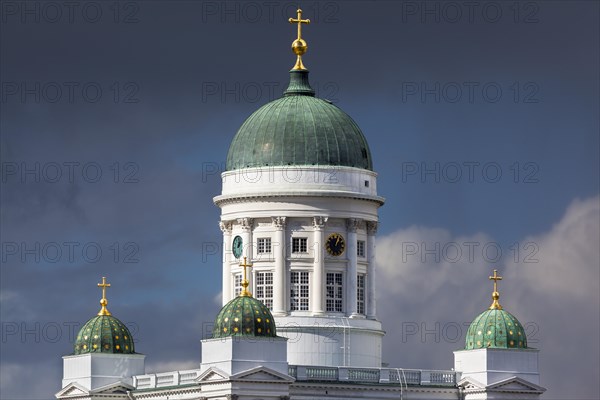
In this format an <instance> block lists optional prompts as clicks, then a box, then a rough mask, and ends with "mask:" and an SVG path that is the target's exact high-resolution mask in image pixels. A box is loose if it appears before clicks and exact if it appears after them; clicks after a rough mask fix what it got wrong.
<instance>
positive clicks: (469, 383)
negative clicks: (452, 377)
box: [457, 377, 485, 390]
mask: <svg viewBox="0 0 600 400" xmlns="http://www.w3.org/2000/svg"><path fill="white" fill-rule="evenodd" d="M457 386H458V387H461V388H463V389H465V390H474V389H484V388H485V385H484V384H483V383H481V382H479V381H478V380H477V379H473V378H471V377H467V378H463V379H461V380H460V381H458V383H457Z"/></svg>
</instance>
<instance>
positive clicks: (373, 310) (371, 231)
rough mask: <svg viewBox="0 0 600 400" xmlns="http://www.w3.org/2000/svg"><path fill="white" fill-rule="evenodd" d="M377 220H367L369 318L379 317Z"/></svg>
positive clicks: (367, 296)
mask: <svg viewBox="0 0 600 400" xmlns="http://www.w3.org/2000/svg"><path fill="white" fill-rule="evenodd" d="M376 233H377V222H371V221H369V222H367V262H368V264H367V287H366V290H367V295H366V300H367V318H369V319H377V299H376V297H375V279H376V276H375V234H376Z"/></svg>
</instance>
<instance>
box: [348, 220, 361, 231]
mask: <svg viewBox="0 0 600 400" xmlns="http://www.w3.org/2000/svg"><path fill="white" fill-rule="evenodd" d="M359 226H360V219H357V218H348V219H347V220H346V229H348V232H356V230H357V229H358V227H359Z"/></svg>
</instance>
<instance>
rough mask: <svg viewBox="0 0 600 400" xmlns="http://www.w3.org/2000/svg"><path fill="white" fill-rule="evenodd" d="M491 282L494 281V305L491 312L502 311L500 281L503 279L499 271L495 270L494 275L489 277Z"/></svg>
mask: <svg viewBox="0 0 600 400" xmlns="http://www.w3.org/2000/svg"><path fill="white" fill-rule="evenodd" d="M489 280H491V281H494V292H493V293H492V300H493V301H492V305H491V306H490V310H502V306H501V305H500V303H499V302H498V299H499V298H500V293H498V281H501V280H502V277H501V276H500V275H498V270H497V269H495V270H494V275H492V276H490V277H489Z"/></svg>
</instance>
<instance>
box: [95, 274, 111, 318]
mask: <svg viewBox="0 0 600 400" xmlns="http://www.w3.org/2000/svg"><path fill="white" fill-rule="evenodd" d="M98 287H101V288H102V299H101V300H100V305H101V306H102V308H101V309H100V311H98V315H110V311H108V309H107V308H106V305H107V304H108V300H106V288H109V287H110V283H106V277H104V276H103V277H102V283H99V284H98Z"/></svg>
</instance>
